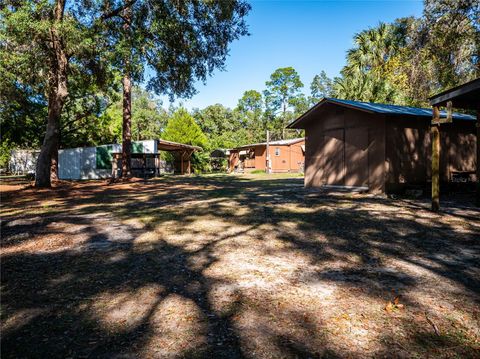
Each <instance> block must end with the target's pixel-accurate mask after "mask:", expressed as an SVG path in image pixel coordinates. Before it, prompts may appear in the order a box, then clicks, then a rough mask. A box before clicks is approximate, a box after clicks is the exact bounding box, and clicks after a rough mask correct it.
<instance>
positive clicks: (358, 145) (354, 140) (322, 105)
mask: <svg viewBox="0 0 480 359" xmlns="http://www.w3.org/2000/svg"><path fill="white" fill-rule="evenodd" d="M431 118H432V111H431V109H422V108H415V107H406V106H395V105H384V104H377V103H366V102H357V101H348V100H339V99H334V98H325V99H323V100H322V101H320V102H319V103H318V104H317V105H315V106H314V107H312V108H311V109H310V110H309V111H307V112H306V113H305V114H303V115H302V116H300V117H299V118H298V119H297V120H295V121H294V122H292V123H291V124H290V125H289V126H288V127H289V128H301V129H305V136H306V137H305V138H306V152H305V186H307V187H319V186H342V187H360V188H364V189H368V190H369V191H370V192H373V193H379V192H380V193H381V192H392V191H397V190H399V189H401V188H402V187H405V186H406V185H426V184H427V182H429V181H430V180H431V170H430V166H429V164H430V158H431V142H430V122H431ZM475 132H476V129H475V117H473V116H470V115H466V114H458V113H456V114H453V123H452V124H447V125H445V127H444V128H443V132H442V142H444V143H445V144H448V147H446V148H448V152H446V153H443V154H442V159H441V175H442V178H441V179H442V181H444V182H447V181H451V180H452V179H453V178H454V177H455V175H456V174H458V173H462V174H465V173H466V174H469V175H471V177H470V178H469V180H472V181H473V180H475V178H474V171H475V168H476V163H475V162H476V158H475V157H476V156H475V151H476V135H475Z"/></svg>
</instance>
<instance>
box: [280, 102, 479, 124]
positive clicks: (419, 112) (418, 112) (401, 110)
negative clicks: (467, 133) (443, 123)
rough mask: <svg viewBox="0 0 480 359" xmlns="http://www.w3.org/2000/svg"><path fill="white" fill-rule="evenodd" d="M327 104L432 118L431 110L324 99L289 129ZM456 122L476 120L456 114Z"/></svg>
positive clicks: (453, 115)
mask: <svg viewBox="0 0 480 359" xmlns="http://www.w3.org/2000/svg"><path fill="white" fill-rule="evenodd" d="M326 103H333V104H337V105H340V106H344V107H349V108H353V109H357V110H361V111H365V112H369V113H381V114H388V115H403V116H420V117H432V109H431V108H419V107H410V106H399V105H387V104H382V103H374V102H360V101H351V100H341V99H337V98H324V99H322V100H321V101H320V102H318V103H317V104H316V105H315V106H313V107H312V108H311V109H310V110H308V111H307V112H305V113H304V114H303V115H302V116H300V117H299V118H297V119H296V120H295V121H293V122H292V123H290V124H289V125H288V126H287V127H288V128H296V125H298V124H299V123H300V122H302V120H303V119H304V118H305V117H307V116H308V115H309V114H310V113H312V112H313V111H314V110H315V109H317V108H319V107H321V106H322V105H324V104H326ZM440 115H441V116H442V117H446V116H447V113H446V112H445V111H440ZM452 117H453V119H454V120H469V121H475V120H476V118H475V117H474V116H472V115H467V114H463V113H456V112H454V113H453V114H452Z"/></svg>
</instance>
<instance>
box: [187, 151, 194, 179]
mask: <svg viewBox="0 0 480 359" xmlns="http://www.w3.org/2000/svg"><path fill="white" fill-rule="evenodd" d="M192 153H193V151H190V152H189V153H188V164H187V173H188V174H191V168H190V163H191V162H190V159H191V158H192Z"/></svg>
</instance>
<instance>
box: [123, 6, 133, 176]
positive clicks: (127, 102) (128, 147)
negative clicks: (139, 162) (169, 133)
mask: <svg viewBox="0 0 480 359" xmlns="http://www.w3.org/2000/svg"><path fill="white" fill-rule="evenodd" d="M131 18H132V9H131V8H130V7H126V8H125V9H124V10H123V20H124V21H125V23H124V25H123V31H124V34H123V35H124V36H125V37H126V38H129V37H130V36H132V35H131V34H130V20H131ZM122 84H123V125H122V177H123V178H125V177H130V176H131V175H132V170H131V157H132V156H131V154H132V78H131V73H130V59H129V57H127V58H126V59H125V64H124V74H123V80H122Z"/></svg>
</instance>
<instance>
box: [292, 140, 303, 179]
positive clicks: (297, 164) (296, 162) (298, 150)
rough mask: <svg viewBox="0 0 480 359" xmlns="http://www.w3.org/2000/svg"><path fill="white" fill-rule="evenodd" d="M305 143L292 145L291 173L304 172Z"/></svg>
mask: <svg viewBox="0 0 480 359" xmlns="http://www.w3.org/2000/svg"><path fill="white" fill-rule="evenodd" d="M302 146H303V147H304V148H305V141H301V142H297V143H294V144H292V145H290V146H289V147H290V171H291V172H303V170H304V166H305V153H304V149H302Z"/></svg>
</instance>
